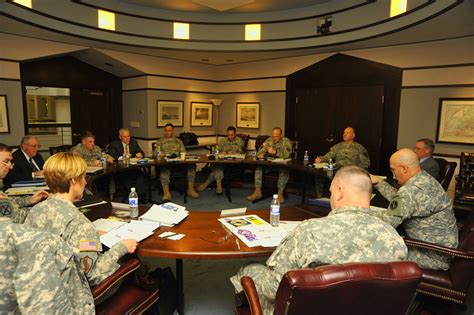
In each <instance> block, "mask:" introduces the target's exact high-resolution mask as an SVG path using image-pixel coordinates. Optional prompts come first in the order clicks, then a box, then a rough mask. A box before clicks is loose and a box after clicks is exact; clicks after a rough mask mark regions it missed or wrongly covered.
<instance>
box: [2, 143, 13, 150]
mask: <svg viewBox="0 0 474 315" xmlns="http://www.w3.org/2000/svg"><path fill="white" fill-rule="evenodd" d="M11 151H12V148H10V147H9V146H7V145H6V144H4V143H0V152H11Z"/></svg>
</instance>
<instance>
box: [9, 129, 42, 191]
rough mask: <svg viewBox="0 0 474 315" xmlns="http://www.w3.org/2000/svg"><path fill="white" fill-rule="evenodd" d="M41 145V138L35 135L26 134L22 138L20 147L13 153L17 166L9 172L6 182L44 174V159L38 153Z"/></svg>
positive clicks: (14, 162)
mask: <svg viewBox="0 0 474 315" xmlns="http://www.w3.org/2000/svg"><path fill="white" fill-rule="evenodd" d="M40 147H41V145H40V143H39V140H38V138H36V137H35V136H25V137H23V138H22V139H21V144H20V148H19V149H18V150H16V151H15V152H14V153H13V164H15V168H14V169H12V170H11V171H10V173H8V176H7V177H6V178H5V181H4V182H5V184H12V183H15V182H18V181H21V180H31V179H34V178H35V177H36V176H42V175H43V171H42V169H43V164H44V160H43V157H42V156H41V154H39V153H38V149H39V148H40Z"/></svg>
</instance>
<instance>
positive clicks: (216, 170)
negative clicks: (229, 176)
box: [197, 126, 244, 195]
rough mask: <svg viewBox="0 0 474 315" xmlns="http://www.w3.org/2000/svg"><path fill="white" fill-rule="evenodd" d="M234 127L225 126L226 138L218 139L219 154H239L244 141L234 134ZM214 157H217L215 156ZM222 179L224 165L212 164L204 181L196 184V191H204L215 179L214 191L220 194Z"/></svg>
mask: <svg viewBox="0 0 474 315" xmlns="http://www.w3.org/2000/svg"><path fill="white" fill-rule="evenodd" d="M235 133H236V129H235V127H234V126H230V127H228V128H227V138H225V139H221V140H220V141H219V152H220V154H240V153H242V150H243V148H244V141H243V140H242V138H240V137H237V136H236V135H235ZM216 158H218V157H217V156H216ZM222 179H224V166H223V165H213V166H212V169H211V174H209V177H208V178H207V179H206V181H205V182H204V183H202V184H201V185H199V186H198V188H197V191H204V190H205V189H206V188H207V186H209V184H210V183H212V182H213V181H214V180H215V181H216V186H217V188H216V193H217V194H218V195H220V194H222Z"/></svg>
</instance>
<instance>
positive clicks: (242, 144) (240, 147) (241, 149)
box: [235, 137, 244, 153]
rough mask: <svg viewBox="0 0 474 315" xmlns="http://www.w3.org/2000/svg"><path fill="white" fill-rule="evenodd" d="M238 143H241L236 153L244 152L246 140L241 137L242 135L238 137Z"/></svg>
mask: <svg viewBox="0 0 474 315" xmlns="http://www.w3.org/2000/svg"><path fill="white" fill-rule="evenodd" d="M237 143H238V145H239V148H238V149H237V150H236V152H235V153H243V149H244V140H242V138H240V137H237Z"/></svg>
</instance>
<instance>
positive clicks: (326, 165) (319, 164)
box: [313, 163, 328, 168]
mask: <svg viewBox="0 0 474 315" xmlns="http://www.w3.org/2000/svg"><path fill="white" fill-rule="evenodd" d="M313 166H314V168H328V163H314V164H313Z"/></svg>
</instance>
